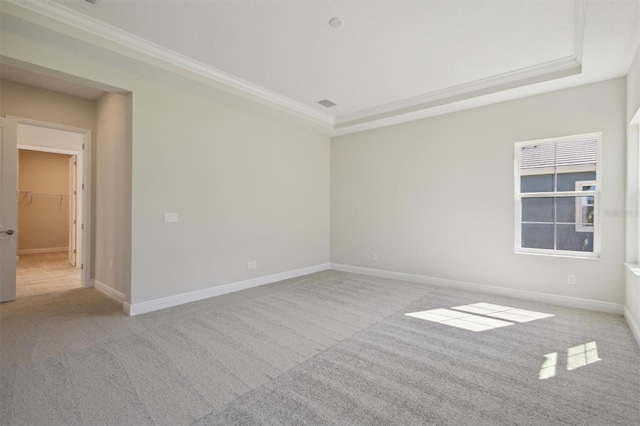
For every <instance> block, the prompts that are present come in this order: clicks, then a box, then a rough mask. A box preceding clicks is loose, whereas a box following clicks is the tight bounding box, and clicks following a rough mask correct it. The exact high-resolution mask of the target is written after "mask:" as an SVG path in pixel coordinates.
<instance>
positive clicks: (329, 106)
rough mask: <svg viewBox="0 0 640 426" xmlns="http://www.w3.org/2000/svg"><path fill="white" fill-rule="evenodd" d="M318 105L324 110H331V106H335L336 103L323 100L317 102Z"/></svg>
mask: <svg viewBox="0 0 640 426" xmlns="http://www.w3.org/2000/svg"><path fill="white" fill-rule="evenodd" d="M318 103H319V104H320V105H322V106H323V107H325V108H331V107H332V106H336V103H335V102H331V101H330V100H329V99H323V100H321V101H318Z"/></svg>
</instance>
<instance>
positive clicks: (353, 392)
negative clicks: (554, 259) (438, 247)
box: [0, 271, 640, 425]
mask: <svg viewBox="0 0 640 426" xmlns="http://www.w3.org/2000/svg"><path fill="white" fill-rule="evenodd" d="M68 296H69V297H67V298H64V303H63V302H62V301H58V302H56V301H55V300H54V301H51V302H50V303H40V304H33V309H31V310H25V309H19V310H11V309H7V308H6V307H5V304H3V305H2V306H0V319H1V321H0V345H1V346H0V361H1V363H0V368H1V370H0V371H1V377H0V404H1V405H0V423H1V424H3V425H12V424H28V425H57V424H78V425H92V424H95V425H104V424H160V425H182V424H198V425H207V424H220V425H230V424H268V425H280V424H313V425H315V424H344V425H360V424H362V425H364V424H367V425H371V424H378V425H388V424H403V425H410V424H416V425H417V424H450V425H471V424H478V425H480V424H481V425H493V424H521V425H556V424H574V425H637V424H638V419H640V349H639V348H638V346H637V344H636V342H635V340H634V339H633V337H632V335H631V332H630V330H629V328H628V326H627V325H626V323H625V321H624V319H623V318H622V317H621V316H617V315H609V314H601V313H595V312H589V311H583V310H578V309H571V308H564V307H559V306H553V305H545V304H539V303H533V302H526V301H522V300H517V299H508V298H502V297H498V296H490V295H484V294H479V293H469V292H461V291H456V290H451V289H443V288H429V287H427V286H424V285H419V284H412V283H405V282H398V281H392V280H385V279H379V278H371V277H365V276H360V275H354V274H347V273H341V272H335V271H326V272H321V273H317V274H313V275H309V276H306V277H301V278H297V279H292V280H287V281H283V282H280V283H276V284H272V285H268V286H263V287H259V288H255V289H252V290H247V291H243V292H239V293H234V294H230V295H226V296H221V297H217V298H213V299H209V300H204V301H200V302H196V303H192V304H189V305H183V306H180V307H176V308H172V309H168V310H165V311H160V312H154V313H151V314H146V315H141V316H138V317H133V318H129V317H126V316H125V315H124V314H122V313H121V306H120V305H119V304H117V303H115V302H113V301H111V300H110V299H108V298H106V297H105V296H103V295H101V294H99V293H97V292H95V290H92V289H78V290H73V291H70V292H69V295H68ZM70 300H71V301H72V302H71V303H70ZM477 303H491V304H496V305H500V306H502V307H509V308H518V309H525V310H528V311H535V312H537V313H542V314H549V315H553V316H550V317H546V318H540V319H535V320H531V321H527V322H517V321H509V322H508V323H507V324H508V326H504V327H500V328H494V329H487V330H485V331H478V332H474V331H470V330H468V329H464V328H458V327H453V326H452V325H450V324H454V323H455V321H453V322H448V321H444V322H434V321H427V320H425V319H422V318H419V317H411V316H407V315H405V314H407V313H415V312H422V311H428V310H434V309H447V310H449V311H448V312H449V313H451V312H454V313H458V314H459V313H460V312H461V311H460V310H458V309H453V310H451V308H459V307H461V306H463V305H469V304H477ZM462 309H464V308H462ZM438 312H441V311H438ZM514 312H515V311H514ZM525 314H526V312H525ZM456 315H457V314H456ZM465 315H467V314H465ZM491 315H493V314H491ZM418 316H420V315H418ZM426 317H428V315H427V316H426ZM478 317H482V318H480V319H478ZM473 318H475V320H476V321H480V320H482V321H481V322H483V323H484V322H486V321H487V318H488V316H487V315H476V316H474V317H473ZM494 318H495V316H494ZM467 319H468V318H467ZM456 321H457V320H456ZM471 321H474V319H471ZM488 321H494V320H492V319H491V320H488ZM503 325H504V324H503Z"/></svg>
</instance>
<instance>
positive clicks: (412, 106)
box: [336, 56, 582, 129]
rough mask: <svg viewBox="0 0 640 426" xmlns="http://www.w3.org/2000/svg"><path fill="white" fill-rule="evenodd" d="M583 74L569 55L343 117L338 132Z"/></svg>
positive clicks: (337, 123) (338, 122) (337, 124)
mask: <svg viewBox="0 0 640 426" xmlns="http://www.w3.org/2000/svg"><path fill="white" fill-rule="evenodd" d="M581 71H582V68H581V64H580V62H578V61H577V60H576V58H575V56H569V57H566V58H561V59H557V60H554V61H549V62H545V63H541V64H536V65H533V66H530V67H526V68H522V69H518V70H514V71H510V72H506V73H503V74H498V75H494V76H491V77H487V78H483V79H480V80H475V81H472V82H469V83H464V84H460V85H457V86H452V87H447V88H446V89H441V90H436V91H433V92H429V93H426V94H424V95H420V96H415V97H413V98H409V99H403V100H401V101H398V102H391V103H388V104H385V105H381V106H377V107H373V108H368V109H363V110H360V111H357V112H354V113H350V114H343V115H341V116H339V117H338V118H337V119H336V129H339V128H342V127H347V126H352V125H356V124H362V123H364V122H367V121H374V120H377V119H379V118H386V116H387V115H399V114H404V113H408V112H413V111H415V110H418V109H420V110H422V109H429V108H433V107H436V106H441V105H445V104H450V103H454V102H459V101H463V100H466V99H470V98H475V97H478V96H483V95H488V94H491V93H495V92H501V91H503V90H508V89H514V88H517V87H521V86H527V85H529V84H533V83H540V82H541V81H547V80H552V79H554V78H557V77H559V74H561V76H562V77H567V76H568V75H573V74H579V73H580V72H581ZM565 74H566V75H565Z"/></svg>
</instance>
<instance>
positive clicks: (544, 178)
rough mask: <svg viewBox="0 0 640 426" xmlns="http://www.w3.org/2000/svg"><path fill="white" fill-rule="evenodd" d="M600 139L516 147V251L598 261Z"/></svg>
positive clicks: (591, 137) (590, 137)
mask: <svg viewBox="0 0 640 426" xmlns="http://www.w3.org/2000/svg"><path fill="white" fill-rule="evenodd" d="M600 143H601V134H599V133H597V134H589V135H579V136H572V137H565V138H558V139H548V140H542V141H529V142H519V143H516V147H515V160H516V161H515V169H516V170H515V172H516V173H515V174H516V176H515V177H516V179H515V205H516V220H515V223H516V229H515V235H516V238H515V248H516V251H518V252H524V253H534V254H551V255H565V256H577V257H598V256H599V245H600V234H599V227H598V220H599V216H598V198H599V190H600V185H599V182H600V173H599V172H598V170H599V167H598V166H599V152H600Z"/></svg>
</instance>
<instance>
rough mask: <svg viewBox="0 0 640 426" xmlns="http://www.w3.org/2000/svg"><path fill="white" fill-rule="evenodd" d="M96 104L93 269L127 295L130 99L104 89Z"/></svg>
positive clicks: (128, 275)
mask: <svg viewBox="0 0 640 426" xmlns="http://www.w3.org/2000/svg"><path fill="white" fill-rule="evenodd" d="M96 106H97V109H96V118H97V123H96V140H97V141H98V143H97V144H96V147H95V159H96V161H95V168H94V175H95V185H94V188H95V190H94V193H93V195H94V200H95V203H94V204H95V221H94V228H95V234H94V240H95V241H94V252H93V258H94V262H93V273H94V277H95V279H96V280H98V281H99V282H101V283H103V284H105V285H107V286H109V287H111V288H113V289H115V290H117V291H119V292H121V293H123V294H125V295H126V294H129V288H130V280H131V260H130V259H131V128H130V119H129V117H130V116H131V99H130V97H128V96H123V95H118V94H114V93H107V94H106V95H104V96H102V97H101V98H100V99H99V100H98V101H97V105H96Z"/></svg>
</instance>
